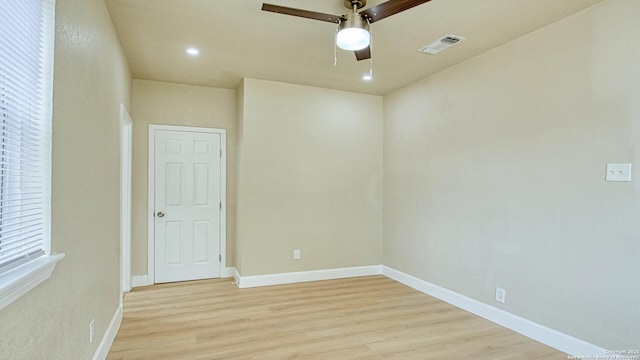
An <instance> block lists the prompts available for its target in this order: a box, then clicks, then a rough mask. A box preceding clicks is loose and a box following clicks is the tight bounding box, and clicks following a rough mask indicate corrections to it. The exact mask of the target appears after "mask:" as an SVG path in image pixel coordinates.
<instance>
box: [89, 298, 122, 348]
mask: <svg viewBox="0 0 640 360" xmlns="http://www.w3.org/2000/svg"><path fill="white" fill-rule="evenodd" d="M121 323H122V306H118V308H117V309H116V312H115V313H114V314H113V317H112V318H111V322H110V323H109V327H107V331H105V333H104V336H103V337H102V340H100V344H99V345H98V348H97V349H96V352H95V353H94V354H93V360H104V359H106V358H107V355H109V350H111V345H113V340H115V338H116V334H118V330H119V329H120V324H121Z"/></svg>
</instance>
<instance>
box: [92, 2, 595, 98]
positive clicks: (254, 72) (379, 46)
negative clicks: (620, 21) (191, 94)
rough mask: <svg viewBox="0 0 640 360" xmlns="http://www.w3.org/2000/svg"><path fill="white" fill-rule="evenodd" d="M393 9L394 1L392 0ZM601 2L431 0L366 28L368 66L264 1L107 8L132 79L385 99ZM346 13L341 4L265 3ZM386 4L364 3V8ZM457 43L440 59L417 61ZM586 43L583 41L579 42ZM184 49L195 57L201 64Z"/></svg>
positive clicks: (325, 31) (314, 24)
mask: <svg viewBox="0 0 640 360" xmlns="http://www.w3.org/2000/svg"><path fill="white" fill-rule="evenodd" d="M392 1H393V0H392ZM600 1H602V0H535V1H533V0H432V1H431V2H428V3H426V4H423V5H419V6H417V7H414V8H412V9H409V10H407V11H404V12H401V13H399V14H396V15H394V16H391V17H389V18H386V19H383V20H380V21H379V22H376V23H374V24H372V25H371V30H372V36H373V45H372V53H373V72H374V79H373V80H372V81H369V82H366V81H363V80H362V79H361V76H362V75H363V74H365V73H367V72H368V71H369V62H368V61H360V62H358V61H356V60H355V56H354V55H353V53H352V52H347V51H344V50H340V49H338V64H337V66H334V64H333V62H334V36H335V28H336V25H334V24H331V23H327V22H322V21H316V20H310V19H304V18H299V17H294V16H287V15H282V14H276V13H270V12H265V11H261V10H260V9H261V6H262V3H263V1H261V0H105V3H106V4H107V7H108V8H109V12H110V13H111V17H112V19H113V23H114V24H115V27H116V30H117V32H118V36H119V38H120V41H121V42H122V46H123V48H124V51H125V53H126V56H127V59H128V61H129V64H130V66H131V71H132V74H133V77H134V78H136V79H146V80H158V81H166V82H174V83H183V84H191V85H202V86H211V87H221V88H232V89H234V88H236V87H237V85H238V84H239V83H240V81H241V79H242V78H243V77H250V78H255V79H264V80H274V81H281V82H289V83H296V84H303V85H311V86H319V87H325V88H331V89H340V90H348V91H354V92H360V93H368V94H376V95H384V94H387V93H389V92H392V91H394V90H397V89H399V88H401V87H403V86H405V85H408V84H410V83H412V82H414V81H416V80H419V79H421V78H424V77H427V76H429V75H431V74H434V73H436V72H438V71H441V70H443V69H445V68H448V67H450V66H452V65H455V64H457V63H460V62H462V61H464V60H466V59H469V58H471V57H473V56H476V55H478V54H481V53H483V52H485V51H488V50H490V49H492V48H494V47H496V46H499V45H501V44H503V43H505V42H508V41H510V40H513V39H515V38H518V37H520V36H522V35H524V34H526V33H529V32H531V31H534V30H536V29H538V28H540V27H543V26H545V25H548V24H550V23H553V22H555V21H557V20H559V19H561V18H564V17H566V16H569V15H571V14H573V13H576V12H578V11H580V10H582V9H585V8H587V7H589V6H592V5H594V4H596V3H598V2H600ZM267 2H268V3H272V4H276V5H282V6H288V7H295V8H301V9H305V10H311V11H318V12H324V13H330V14H336V15H340V14H344V13H346V12H348V10H347V9H346V8H345V7H344V6H343V0H305V1H300V0H267ZM382 2H384V0H369V1H368V4H367V8H368V7H371V6H374V5H377V4H380V3H382ZM447 34H455V35H459V36H462V37H465V38H467V40H466V41H464V42H462V43H460V44H459V45H457V46H455V47H453V48H450V49H448V50H446V51H444V52H442V53H440V54H438V55H429V54H424V53H419V52H417V49H418V48H420V47H422V46H424V45H426V44H428V43H430V42H432V41H433V40H435V39H437V38H439V37H441V36H444V35H447ZM585 36H586V35H585ZM187 46H196V47H198V48H200V51H201V55H200V56H199V57H197V58H192V57H189V56H188V55H186V54H185V48H186V47H187Z"/></svg>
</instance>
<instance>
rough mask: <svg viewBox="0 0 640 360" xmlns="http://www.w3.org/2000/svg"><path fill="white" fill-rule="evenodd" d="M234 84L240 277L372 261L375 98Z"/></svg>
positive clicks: (377, 232) (377, 207)
mask: <svg viewBox="0 0 640 360" xmlns="http://www.w3.org/2000/svg"><path fill="white" fill-rule="evenodd" d="M241 91H242V93H243V94H244V95H243V99H242V104H243V105H242V106H243V110H242V113H241V114H242V118H241V119H240V123H241V128H242V132H241V133H240V134H239V137H238V138H239V148H240V151H241V161H240V163H239V165H238V167H239V174H240V176H239V178H238V190H239V191H238V212H237V220H238V223H237V226H238V252H239V254H241V257H240V261H239V263H238V264H236V265H237V266H238V267H239V268H240V271H241V275H243V276H248V275H258V274H272V273H283V272H293V271H305V270H317V269H329V268H340V267H349V266H359V265H374V264H380V261H381V259H382V237H381V236H382V98H381V97H379V96H371V95H360V94H354V93H348V92H342V91H335V90H327V89H321V88H313V87H307V86H299V85H291V84H284V83H276V82H269V81H261V80H254V79H245V81H244V84H243V87H242V88H241ZM294 249H300V250H301V251H302V258H301V260H298V261H294V260H293V259H292V251H293V250H294Z"/></svg>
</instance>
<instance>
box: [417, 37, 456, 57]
mask: <svg viewBox="0 0 640 360" xmlns="http://www.w3.org/2000/svg"><path fill="white" fill-rule="evenodd" d="M464 40H466V38H463V37H462V36H458V35H451V34H449V35H445V36H443V37H441V38H440V39H438V40H436V41H434V42H432V43H431V44H429V45H426V46H423V47H421V48H420V49H418V51H419V52H423V53H428V54H433V55H435V54H437V53H439V52H441V51H443V50H446V49H448V48H450V47H452V46H453V45H456V44H459V43H460V42H462V41H464Z"/></svg>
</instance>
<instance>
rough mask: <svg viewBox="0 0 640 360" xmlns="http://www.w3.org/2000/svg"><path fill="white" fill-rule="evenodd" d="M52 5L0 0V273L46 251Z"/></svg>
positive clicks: (49, 1) (50, 2) (41, 0)
mask: <svg viewBox="0 0 640 360" xmlns="http://www.w3.org/2000/svg"><path fill="white" fill-rule="evenodd" d="M54 7H55V3H54V1H53V0H1V1H0V273H3V272H6V271H8V270H10V269H12V268H14V267H16V266H18V265H21V264H23V263H25V262H29V261H30V260H32V259H34V258H37V257H39V256H41V255H44V254H45V253H48V252H49V245H50V218H51V216H50V207H51V206H50V193H51V190H50V189H51V186H50V183H51V98H52V78H53V75H52V73H53V36H54V10H55V9H54Z"/></svg>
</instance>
